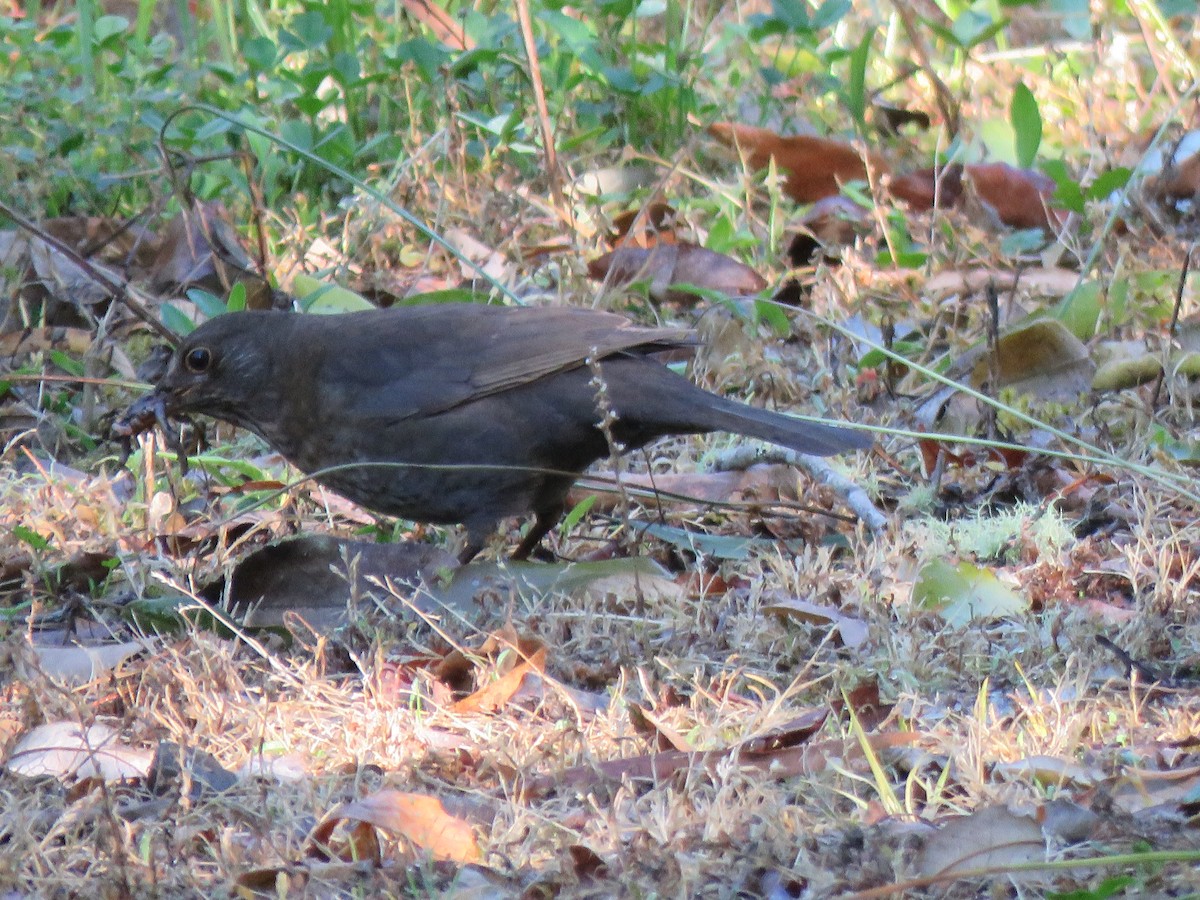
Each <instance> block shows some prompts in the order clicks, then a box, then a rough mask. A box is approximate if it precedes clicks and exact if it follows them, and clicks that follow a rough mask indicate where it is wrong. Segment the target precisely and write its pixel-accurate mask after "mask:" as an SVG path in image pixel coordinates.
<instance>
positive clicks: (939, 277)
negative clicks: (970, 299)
mask: <svg viewBox="0 0 1200 900" xmlns="http://www.w3.org/2000/svg"><path fill="white" fill-rule="evenodd" d="M989 284H990V285H994V286H995V288H996V290H997V291H1011V290H1014V289H1016V288H1017V287H1020V288H1021V289H1023V290H1027V291H1029V292H1030V293H1032V294H1033V295H1035V296H1038V297H1062V296H1065V295H1067V294H1069V293H1071V291H1073V290H1075V288H1076V287H1078V285H1079V273H1078V272H1073V271H1071V270H1070V269H1058V268H1051V269H1042V268H1038V269H1023V270H1021V271H1020V272H1004V271H999V270H997V269H990V268H987V267H984V266H975V267H972V268H967V269H947V270H946V271H944V272H938V274H936V275H934V276H933V277H932V278H930V279H929V280H928V281H926V282H925V284H924V290H925V291H926V292H927V293H931V294H942V293H967V294H975V293H978V292H979V291H982V290H984V289H985V288H986V287H987V286H988V285H989Z"/></svg>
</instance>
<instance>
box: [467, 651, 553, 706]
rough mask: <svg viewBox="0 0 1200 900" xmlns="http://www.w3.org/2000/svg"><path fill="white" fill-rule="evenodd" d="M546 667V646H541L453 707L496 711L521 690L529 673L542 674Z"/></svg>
mask: <svg viewBox="0 0 1200 900" xmlns="http://www.w3.org/2000/svg"><path fill="white" fill-rule="evenodd" d="M545 669H546V648H545V647H539V648H538V649H537V650H536V651H534V653H533V654H532V655H531V656H528V657H526V658H525V659H524V661H523V662H521V663H519V664H518V665H516V666H515V667H514V668H513V669H512V670H510V671H509V672H507V673H506V674H504V675H502V676H500V678H498V679H497V680H496V681H493V682H492V683H491V684H489V685H486V686H485V687H482V688H480V689H479V690H477V691H476V692H475V693H473V694H472V695H471V696H469V697H464V698H463V699H462V700H459V701H458V702H457V703H455V704H454V706H453V707H451V708H452V709H453V710H454V712H456V713H473V712H489V713H490V712H495V711H496V710H498V709H501V708H503V707H504V706H505V705H507V704H508V703H509V702H510V701H511V700H512V699H513V697H514V696H516V694H517V692H518V691H520V690H521V687H522V685H523V684H524V682H525V677H526V676H527V675H537V676H539V677H540V676H541V675H542V673H543V672H544V671H545Z"/></svg>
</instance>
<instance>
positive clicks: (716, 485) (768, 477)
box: [567, 463, 799, 511]
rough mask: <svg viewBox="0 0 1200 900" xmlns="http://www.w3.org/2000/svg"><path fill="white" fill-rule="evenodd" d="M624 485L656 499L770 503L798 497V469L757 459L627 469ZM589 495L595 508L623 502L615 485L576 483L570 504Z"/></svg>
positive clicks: (623, 478)
mask: <svg viewBox="0 0 1200 900" xmlns="http://www.w3.org/2000/svg"><path fill="white" fill-rule="evenodd" d="M621 486H622V487H623V488H624V489H625V491H627V492H629V491H632V492H633V493H632V496H633V497H635V498H636V499H642V497H641V496H640V493H639V492H645V493H646V499H650V500H653V501H655V502H660V501H666V502H670V501H676V502H680V503H699V504H705V503H721V502H732V503H739V502H754V503H763V504H770V503H775V502H777V501H780V500H786V501H795V500H798V499H799V495H798V492H797V481H796V471H795V469H793V468H791V467H790V466H784V465H778V464H775V463H756V464H754V465H752V466H750V467H749V468H747V469H740V470H727V471H722V472H664V473H663V474H661V475H646V474H642V473H638V472H626V473H623V474H622V475H621ZM589 496H594V497H595V498H596V500H595V502H594V504H593V505H592V510H593V511H603V510H612V509H616V508H617V507H618V506H619V505H620V504H621V503H622V497H621V492H620V491H618V490H616V489H614V490H611V491H604V492H597V491H596V490H595V489H591V488H586V487H581V486H576V487H574V488H572V489H571V494H570V496H569V498H568V500H567V504H568V506H572V505H574V504H576V503H580V502H582V501H583V499H584V498H585V497H589Z"/></svg>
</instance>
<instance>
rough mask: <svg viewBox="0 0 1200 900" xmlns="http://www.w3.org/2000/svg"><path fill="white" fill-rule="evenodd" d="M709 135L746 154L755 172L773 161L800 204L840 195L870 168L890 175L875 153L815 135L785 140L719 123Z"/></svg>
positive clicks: (765, 131) (767, 132) (786, 189)
mask: <svg viewBox="0 0 1200 900" xmlns="http://www.w3.org/2000/svg"><path fill="white" fill-rule="evenodd" d="M708 133H709V134H711V135H712V136H713V137H715V138H716V139H717V140H719V141H721V142H722V143H724V144H726V145H727V146H730V147H737V148H738V149H740V150H741V152H743V153H744V154H746V161H747V163H748V164H749V166H750V167H751V168H752V169H765V168H766V167H767V165H768V163H770V162H771V160H774V161H775V165H776V166H777V167H778V168H779V169H780V170H782V171H783V172H786V173H787V179H786V181H785V182H784V186H783V189H784V192H785V193H786V194H787V195H788V196H789V197H791V198H792V199H793V200H795V201H796V202H797V203H813V202H814V201H817V200H820V199H821V198H822V197H832V196H833V195H835V194H838V193H840V192H841V186H842V185H843V184H846V183H847V182H850V181H863V180H866V178H867V165H868V164H869V165H870V166H871V169H872V171H873V173H874V176H875V177H876V178H878V177H879V176H881V175H883V174H885V173H887V172H888V171H889V167H888V164H887V163H886V162H885V161H884V159H883V157H881V156H879V155H878V154H875V153H867V154H866V163H864V161H863V155H862V154H860V153H859V151H858V150H857V149H855V148H854V147H853V146H852V145H851V144H847V143H843V142H841V141H835V140H831V139H829V138H822V137H815V136H812V135H792V136H790V137H782V136H780V135H778V134H776V133H775V132H773V131H770V130H769V129H766V128H754V127H752V126H749V125H738V124H736V123H733V122H717V123H715V124H713V125H710V126H709V127H708Z"/></svg>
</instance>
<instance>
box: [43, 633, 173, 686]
mask: <svg viewBox="0 0 1200 900" xmlns="http://www.w3.org/2000/svg"><path fill="white" fill-rule="evenodd" d="M153 646H154V642H153V641H151V640H135V641H123V642H121V643H117V644H96V645H92V646H82V645H78V644H76V645H74V646H70V647H49V646H45V645H42V644H30V645H28V647H29V650H30V652H31V653H32V654H33V656H34V659H35V660H36V668H37V670H38V671H40V672H42V673H43V674H44V675H47V676H49V677H50V678H52V679H54V680H55V681H58V682H60V683H62V684H67V685H82V684H87V683H88V682H91V681H95V680H96V679H97V678H99V677H100V676H101V675H103V674H104V673H105V672H109V671H111V670H113V669H115V668H116V667H117V666H119V665H120V664H121V663H123V662H124V661H125V660H127V659H129V657H131V656H134V655H136V654H138V653H141V652H142V651H143V650H149V649H151V648H152V647H153Z"/></svg>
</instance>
